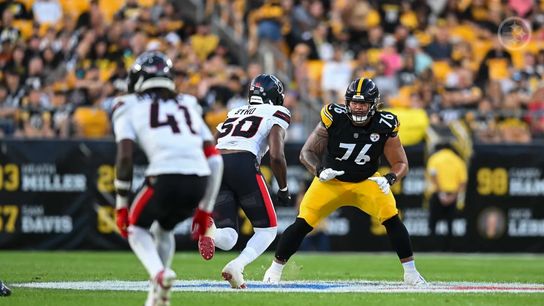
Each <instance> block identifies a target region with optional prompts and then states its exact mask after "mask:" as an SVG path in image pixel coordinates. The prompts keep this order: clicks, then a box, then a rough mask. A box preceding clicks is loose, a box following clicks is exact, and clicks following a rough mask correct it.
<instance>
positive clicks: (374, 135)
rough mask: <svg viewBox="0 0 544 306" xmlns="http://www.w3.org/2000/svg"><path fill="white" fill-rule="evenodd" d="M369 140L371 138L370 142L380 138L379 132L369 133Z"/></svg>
mask: <svg viewBox="0 0 544 306" xmlns="http://www.w3.org/2000/svg"><path fill="white" fill-rule="evenodd" d="M370 140H372V142H376V141H378V140H380V134H378V133H372V134H370Z"/></svg>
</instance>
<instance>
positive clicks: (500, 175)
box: [476, 168, 508, 196]
mask: <svg viewBox="0 0 544 306" xmlns="http://www.w3.org/2000/svg"><path fill="white" fill-rule="evenodd" d="M476 180H477V184H478V186H477V190H478V193H479V194H480V195H484V196H487V195H495V196H503V195H506V194H507V193H508V171H506V169H505V168H480V169H478V172H477V173H476Z"/></svg>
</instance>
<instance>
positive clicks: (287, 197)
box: [276, 187, 291, 206]
mask: <svg viewBox="0 0 544 306" xmlns="http://www.w3.org/2000/svg"><path fill="white" fill-rule="evenodd" d="M286 188H287V187H286ZM276 196H277V197H278V202H279V204H282V205H283V206H288V205H290V204H291V194H290V193H289V189H287V190H284V191H281V190H278V193H276Z"/></svg>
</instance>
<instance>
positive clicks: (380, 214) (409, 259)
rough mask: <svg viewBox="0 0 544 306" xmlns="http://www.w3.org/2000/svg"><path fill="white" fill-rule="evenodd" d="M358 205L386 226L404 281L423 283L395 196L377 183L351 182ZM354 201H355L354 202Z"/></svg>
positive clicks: (415, 283) (414, 283)
mask: <svg viewBox="0 0 544 306" xmlns="http://www.w3.org/2000/svg"><path fill="white" fill-rule="evenodd" d="M350 187H351V189H352V190H353V194H354V196H355V198H354V199H353V200H356V199H357V203H358V207H359V208H360V209H361V210H363V211H364V212H366V213H367V214H369V215H370V216H372V217H375V218H378V220H379V221H380V222H381V223H382V224H383V226H385V229H386V231H387V236H388V237H389V241H390V242H391V245H392V247H393V249H394V250H395V252H396V253H397V255H398V257H399V259H400V262H401V263H402V266H403V268H404V282H405V283H406V284H409V285H423V284H426V282H425V280H424V279H423V277H421V275H420V274H419V272H418V271H417V270H416V267H415V261H414V256H413V251H412V243H411V241H410V234H409V233H408V230H407V229H406V227H405V226H404V224H403V223H402V221H401V220H400V218H399V215H398V213H399V212H398V209H397V207H396V203H395V198H394V197H393V194H392V193H391V192H389V193H388V194H384V193H383V192H382V191H381V190H380V188H379V187H378V185H377V184H375V183H374V182H372V181H369V180H365V181H363V182H360V183H353V184H351V186H350ZM352 203H353V202H352Z"/></svg>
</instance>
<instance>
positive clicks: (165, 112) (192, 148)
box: [113, 95, 213, 176]
mask: <svg viewBox="0 0 544 306" xmlns="http://www.w3.org/2000/svg"><path fill="white" fill-rule="evenodd" d="M113 127H114V131H115V140H116V141H117V142H120V141H121V140H123V139H131V140H133V141H135V142H137V143H138V144H139V145H140V147H141V148H142V150H143V151H144V152H145V154H146V156H147V159H148V161H149V165H148V167H147V169H146V172H145V173H146V175H159V174H187V175H191V174H195V175H198V176H205V175H209V174H210V173H211V172H210V168H209V167H208V162H207V160H206V157H205V156H204V151H203V148H202V145H203V142H204V141H206V140H209V141H213V136H212V134H211V132H210V130H209V129H208V127H207V126H206V124H205V123H204V120H202V117H201V115H200V114H199V113H198V110H195V109H194V97H192V96H188V95H180V96H178V97H177V99H175V100H174V99H171V100H168V101H164V100H159V101H156V102H154V101H153V97H151V96H150V95H126V96H121V97H118V98H116V101H115V102H114V108H113Z"/></svg>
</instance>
